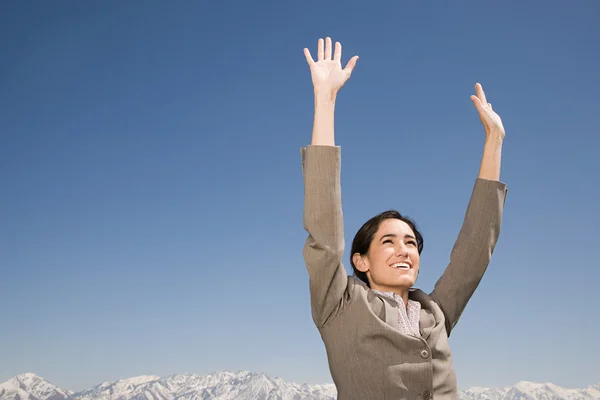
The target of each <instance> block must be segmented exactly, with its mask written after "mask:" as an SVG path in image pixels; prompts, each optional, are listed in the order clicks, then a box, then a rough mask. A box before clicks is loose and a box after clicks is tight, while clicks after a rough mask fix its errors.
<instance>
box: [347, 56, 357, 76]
mask: <svg viewBox="0 0 600 400" xmlns="http://www.w3.org/2000/svg"><path fill="white" fill-rule="evenodd" d="M357 61H358V56H354V57H352V58H351V59H350V61H348V64H346V68H344V71H346V72H347V73H348V74H351V73H352V71H353V70H354V67H355V66H356V62H357Z"/></svg>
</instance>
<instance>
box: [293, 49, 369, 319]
mask: <svg viewBox="0 0 600 400" xmlns="http://www.w3.org/2000/svg"><path fill="white" fill-rule="evenodd" d="M304 55H305V56H306V61H307V62H308V65H309V66H310V71H311V76H312V82H313V87H314V95H315V115H314V123H313V132H312V142H311V145H310V146H308V147H307V148H303V149H301V155H302V172H303V177H304V229H306V231H307V232H308V238H307V239H306V242H305V245H304V250H303V255H304V260H305V263H306V267H307V269H308V275H309V278H310V297H311V308H312V315H313V320H314V322H315V324H316V325H317V326H319V327H321V326H323V325H325V324H326V323H327V321H329V320H330V318H331V317H332V316H333V315H334V314H335V312H336V311H337V309H338V307H339V305H340V304H341V300H342V296H343V294H344V291H345V289H346V285H347V279H348V278H347V275H346V270H345V269H344V266H343V264H342V255H343V253H344V224H343V218H342V199H341V188H340V148H339V147H337V146H335V140H334V111H335V100H336V97H337V93H338V91H339V90H340V89H341V87H342V86H343V85H344V83H345V82H346V81H347V80H348V79H349V78H350V74H351V73H352V70H353V68H354V66H355V65H356V61H357V59H358V57H356V56H355V57H353V58H352V59H351V60H350V61H349V62H348V64H347V66H346V68H344V69H342V67H341V55H342V46H341V44H340V43H336V46H335V53H334V54H333V58H332V46H331V39H330V38H327V39H326V41H324V40H323V39H319V42H318V61H317V62H315V61H314V60H313V59H312V57H311V55H310V52H309V50H308V49H304Z"/></svg>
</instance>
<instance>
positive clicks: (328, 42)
mask: <svg viewBox="0 0 600 400" xmlns="http://www.w3.org/2000/svg"><path fill="white" fill-rule="evenodd" d="M325 60H331V38H330V37H328V38H327V39H325Z"/></svg>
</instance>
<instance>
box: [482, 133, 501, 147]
mask: <svg viewBox="0 0 600 400" xmlns="http://www.w3.org/2000/svg"><path fill="white" fill-rule="evenodd" d="M503 142H504V132H501V131H490V132H486V133H485V143H486V144H487V145H493V146H502V143H503Z"/></svg>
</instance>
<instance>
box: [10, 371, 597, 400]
mask: <svg viewBox="0 0 600 400" xmlns="http://www.w3.org/2000/svg"><path fill="white" fill-rule="evenodd" d="M336 393H337V392H336V389H335V385H334V384H333V383H324V384H308V383H301V384H300V383H295V382H289V381H286V380H284V379H281V378H279V377H273V376H269V375H266V374H264V373H257V372H251V371H244V370H242V371H231V370H224V371H219V372H214V373H211V374H208V375H199V374H194V373H176V374H172V375H169V376H165V377H160V376H156V375H140V376H135V377H130V378H123V379H120V380H117V381H107V382H102V383H100V384H98V385H95V386H92V387H91V388H89V389H84V390H82V391H79V392H73V391H71V390H67V389H64V388H60V387H58V386H56V385H54V384H52V383H50V382H49V381H47V380H45V379H44V378H41V377H39V376H37V375H35V374H33V373H31V372H28V373H23V374H19V375H16V376H13V377H12V378H10V379H8V380H6V381H4V382H0V400H200V399H209V398H210V399H213V400H263V399H264V400H301V399H306V400H336ZM458 398H459V399H460V400H600V383H599V384H596V385H589V386H588V387H587V388H582V389H570V388H562V387H560V386H558V385H555V384H553V383H551V382H544V383H536V382H529V381H519V382H517V383H516V384H515V385H514V386H506V387H501V388H485V387H472V388H469V389H466V390H459V393H458Z"/></svg>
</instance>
